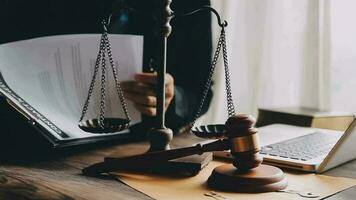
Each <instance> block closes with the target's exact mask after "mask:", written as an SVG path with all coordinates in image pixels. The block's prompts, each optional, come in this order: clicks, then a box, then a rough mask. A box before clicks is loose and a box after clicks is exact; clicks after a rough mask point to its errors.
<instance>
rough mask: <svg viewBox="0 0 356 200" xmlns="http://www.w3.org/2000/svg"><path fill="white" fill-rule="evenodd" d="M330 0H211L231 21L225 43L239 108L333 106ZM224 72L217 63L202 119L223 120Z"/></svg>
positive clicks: (250, 110)
mask: <svg viewBox="0 0 356 200" xmlns="http://www.w3.org/2000/svg"><path fill="white" fill-rule="evenodd" d="M344 1H345V0H344ZM336 2H337V1H336ZM330 4H332V2H330V0H283V1H282V0H263V1H262V0H212V6H213V7H214V8H216V9H217V10H218V11H219V12H220V13H221V14H222V16H223V18H224V19H226V20H227V21H228V22H229V25H228V27H227V29H226V32H227V46H228V57H229V65H230V71H231V76H232V77H231V81H232V89H233V90H232V92H233V98H234V103H235V107H236V109H237V112H239V113H249V114H253V115H255V116H256V114H257V108H258V107H268V108H270V107H286V106H301V107H309V108H316V109H322V110H328V109H331V108H332V106H331V105H332V103H331V99H332V98H331V91H332V90H331V85H332V84H331V77H332V76H331V71H332V70H331V69H332V66H331V63H333V62H331V60H330V58H331V52H332V51H331V49H332V48H331V39H332V37H331V14H330V13H331V12H330V9H331V6H330ZM213 17H214V16H213ZM354 19H355V18H353V20H354ZM350 20H351V19H350ZM353 20H352V21H353ZM349 23H353V22H351V21H350V22H349ZM354 26H356V25H354ZM213 27H214V28H213V30H214V34H215V35H214V37H213V42H214V43H216V41H217V38H218V34H219V32H220V29H219V27H218V25H217V23H216V21H215V19H214V20H213ZM354 37H355V38H356V35H354ZM355 47H356V44H355V45H354V48H355ZM221 60H222V59H220V61H221ZM354 64H355V63H354ZM355 68H356V66H355ZM355 72H356V70H355ZM223 75H224V73H223V65H222V62H220V66H218V67H217V71H216V73H215V84H214V88H213V89H214V98H213V101H212V105H211V107H210V110H209V111H208V113H207V114H206V115H205V116H204V117H202V119H201V121H205V122H206V121H209V123H213V122H214V123H221V122H224V121H225V120H226V116H227V111H226V98H225V84H224V76H223ZM355 100H356V95H355ZM355 104H356V103H355ZM355 108H356V106H355Z"/></svg>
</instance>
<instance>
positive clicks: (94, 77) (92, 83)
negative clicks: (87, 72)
mask: <svg viewBox="0 0 356 200" xmlns="http://www.w3.org/2000/svg"><path fill="white" fill-rule="evenodd" d="M103 41H104V37H103V35H102V36H101V39H100V49H99V52H98V56H97V58H96V62H95V66H94V73H93V77H92V79H91V82H90V86H89V91H88V96H87V98H86V100H85V103H84V106H83V110H82V114H81V116H80V119H79V121H82V120H83V119H84V117H85V114H86V113H87V110H88V106H89V101H90V98H91V96H92V93H93V90H94V86H95V80H96V76H97V74H98V71H99V66H100V61H101V54H102V52H103V50H104V42H103Z"/></svg>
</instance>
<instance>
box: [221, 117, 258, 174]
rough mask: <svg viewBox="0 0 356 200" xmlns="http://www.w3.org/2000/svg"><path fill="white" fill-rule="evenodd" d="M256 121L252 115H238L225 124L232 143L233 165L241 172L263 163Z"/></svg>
mask: <svg viewBox="0 0 356 200" xmlns="http://www.w3.org/2000/svg"><path fill="white" fill-rule="evenodd" d="M254 124H255V119H254V118H253V117H252V116H250V115H244V114H236V115H234V116H232V117H229V119H228V120H227V121H226V123H225V129H226V131H227V133H226V136H227V137H228V138H229V140H230V142H231V154H232V156H233V157H234V160H233V165H234V166H235V167H236V168H237V170H240V171H247V170H250V169H252V168H255V167H258V166H259V165H260V164H261V163H262V160H263V158H262V156H261V155H259V154H258V152H259V151H260V144H259V137H258V135H257V129H256V128H254V127H253V126H254Z"/></svg>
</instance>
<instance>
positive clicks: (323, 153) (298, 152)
mask: <svg viewBox="0 0 356 200" xmlns="http://www.w3.org/2000/svg"><path fill="white" fill-rule="evenodd" d="M258 130H259V135H260V143H261V151H260V154H261V155H262V156H263V157H264V159H263V162H264V163H265V164H270V165H274V166H278V167H282V168H290V169H296V170H302V171H309V172H316V173H322V172H324V171H327V170H329V169H331V168H334V167H336V166H338V165H341V164H343V163H345V162H348V161H350V160H353V159H355V158H356V148H355V146H356V119H354V120H353V121H352V122H351V124H350V125H349V127H348V129H347V130H346V131H345V132H342V131H334V130H328V129H315V128H307V127H298V126H292V125H284V124H272V125H268V126H264V127H260V128H259V129H258ZM214 155H215V156H217V157H225V158H232V157H231V154H230V153H227V152H216V154H215V153H214Z"/></svg>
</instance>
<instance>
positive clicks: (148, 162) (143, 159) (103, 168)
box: [83, 139, 230, 175]
mask: <svg viewBox="0 0 356 200" xmlns="http://www.w3.org/2000/svg"><path fill="white" fill-rule="evenodd" d="M228 149H230V142H229V141H228V140H227V139H223V140H216V141H214V142H211V143H207V144H204V145H201V144H197V145H195V146H192V147H184V148H178V149H171V150H165V151H156V152H149V153H145V154H140V155H134V156H129V157H123V158H110V159H105V161H104V162H101V163H97V164H94V165H91V166H89V167H87V168H84V169H83V174H90V175H93V174H100V173H105V172H112V171H116V170H139V169H145V168H150V167H153V166H156V165H159V164H162V163H165V162H167V161H169V160H173V159H177V158H182V157H186V156H191V155H196V154H203V153H205V152H211V151H224V150H228Z"/></svg>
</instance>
